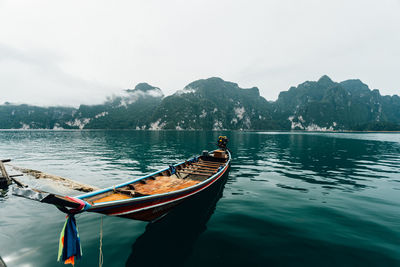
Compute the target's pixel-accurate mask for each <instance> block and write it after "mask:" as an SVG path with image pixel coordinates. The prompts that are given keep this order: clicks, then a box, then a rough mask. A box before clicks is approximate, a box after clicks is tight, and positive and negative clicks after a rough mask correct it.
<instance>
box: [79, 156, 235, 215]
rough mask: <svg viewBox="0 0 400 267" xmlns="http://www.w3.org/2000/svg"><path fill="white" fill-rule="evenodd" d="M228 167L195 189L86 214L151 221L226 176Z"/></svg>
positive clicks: (112, 206) (89, 210)
mask: <svg viewBox="0 0 400 267" xmlns="http://www.w3.org/2000/svg"><path fill="white" fill-rule="evenodd" d="M229 169H230V165H229V164H227V166H226V168H225V169H224V170H223V171H222V172H221V173H220V174H219V175H217V176H216V177H214V178H213V179H210V180H209V181H207V183H204V184H200V185H199V186H197V187H195V188H191V189H188V190H184V191H183V192H176V193H171V194H167V195H165V196H154V197H152V198H147V199H143V200H135V199H132V201H129V202H128V203H121V204H119V205H115V204H113V205H110V206H108V207H99V208H95V207H93V208H91V209H88V210H87V211H88V212H97V213H102V214H105V215H114V216H119V217H124V218H129V219H134V220H141V221H153V220H155V219H157V218H159V217H161V216H163V215H165V214H166V213H168V212H169V211H170V210H171V209H172V208H174V207H175V206H177V205H178V204H179V203H181V202H182V201H184V200H185V199H186V198H188V197H191V196H193V195H195V194H197V193H199V192H201V191H203V190H205V189H207V188H208V187H210V186H211V185H212V184H214V183H215V182H216V181H218V180H219V179H221V178H222V177H223V176H226V175H228V173H229Z"/></svg>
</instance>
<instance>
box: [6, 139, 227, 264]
mask: <svg viewBox="0 0 400 267" xmlns="http://www.w3.org/2000/svg"><path fill="white" fill-rule="evenodd" d="M227 143H228V139H227V138H226V137H225V136H220V137H219V138H218V142H217V145H218V149H217V150H213V151H211V152H208V151H203V153H202V155H200V156H197V157H193V158H191V159H189V160H187V161H184V162H181V163H178V164H175V165H170V166H169V167H167V168H164V169H162V170H159V171H157V172H154V173H151V174H148V175H146V176H143V177H140V178H137V179H134V180H131V181H129V182H126V183H123V184H119V185H116V186H112V187H109V188H105V189H101V190H97V191H94V192H90V193H86V194H83V195H78V196H75V197H69V196H60V195H57V194H52V193H47V192H43V191H39V190H32V189H29V188H14V189H13V194H15V195H19V196H23V197H27V198H30V199H34V200H38V201H40V202H43V203H48V204H53V205H55V206H56V207H57V208H58V209H59V210H61V211H63V212H65V213H67V214H68V217H67V221H66V224H65V225H64V230H63V232H62V234H61V236H62V238H60V244H61V243H62V245H60V247H63V246H64V242H66V241H65V240H67V239H68V240H69V241H68V242H74V243H76V248H74V249H73V252H71V251H65V249H64V250H63V252H62V253H61V254H62V258H63V260H64V261H65V262H66V263H71V261H70V258H72V263H73V262H74V256H78V258H79V257H80V254H81V253H80V252H79V250H80V243H79V235H78V233H77V228H76V222H75V218H74V215H75V214H77V213H82V212H97V213H101V214H105V215H112V216H119V217H125V218H129V219H135V220H142V221H153V220H155V219H157V218H160V217H161V216H163V215H165V214H166V213H168V211H170V210H171V209H172V208H173V207H175V206H176V205H178V204H179V203H181V202H182V201H184V200H185V199H187V198H189V197H190V196H193V195H195V194H197V193H199V192H201V191H203V190H205V189H207V188H208V187H209V186H211V185H212V184H213V183H215V182H216V181H218V180H219V179H221V178H222V177H223V176H224V175H227V174H228V172H229V168H230V163H231V153H230V152H229V150H228V149H227V147H226V146H227ZM68 229H69V230H68ZM64 231H65V233H64ZM67 232H68V234H67ZM68 236H69V237H68ZM64 237H65V238H64ZM64 247H65V246H64ZM66 249H67V248H66ZM61 250H62V249H60V251H61ZM59 258H60V255H59Z"/></svg>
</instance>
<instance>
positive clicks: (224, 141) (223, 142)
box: [217, 136, 229, 150]
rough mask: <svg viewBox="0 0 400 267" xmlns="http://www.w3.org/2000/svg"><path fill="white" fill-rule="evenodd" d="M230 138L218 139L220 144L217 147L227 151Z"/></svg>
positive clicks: (222, 137) (221, 137)
mask: <svg viewBox="0 0 400 267" xmlns="http://www.w3.org/2000/svg"><path fill="white" fill-rule="evenodd" d="M228 141H229V140H228V137H226V136H220V137H218V142H217V146H218V147H219V148H221V149H222V150H226V146H227V145H228Z"/></svg>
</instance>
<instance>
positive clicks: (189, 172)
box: [181, 171, 212, 176]
mask: <svg viewBox="0 0 400 267" xmlns="http://www.w3.org/2000/svg"><path fill="white" fill-rule="evenodd" d="M181 172H182V173H187V174H189V175H201V176H211V175H212V174H209V173H200V172H194V171H192V172H191V171H181Z"/></svg>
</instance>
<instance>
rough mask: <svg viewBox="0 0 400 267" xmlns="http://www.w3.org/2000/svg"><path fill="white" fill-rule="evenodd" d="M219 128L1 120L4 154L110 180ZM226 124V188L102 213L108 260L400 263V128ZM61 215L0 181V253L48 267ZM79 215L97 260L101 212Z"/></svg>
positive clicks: (154, 164) (180, 151)
mask: <svg viewBox="0 0 400 267" xmlns="http://www.w3.org/2000/svg"><path fill="white" fill-rule="evenodd" d="M219 134H220V133H216V132H183V131H182V132H175V131H165V132H145V131H62V132H58V131H3V132H0V153H1V155H2V156H1V157H3V158H12V159H13V164H15V165H18V166H22V167H27V168H32V169H39V170H42V171H46V172H49V173H52V174H57V175H60V176H65V177H69V178H72V179H74V180H78V181H82V182H85V183H88V184H93V185H96V186H99V187H105V186H110V185H114V184H116V183H120V182H122V181H126V180H129V179H132V178H133V177H138V176H141V175H142V174H144V173H150V172H152V171H155V170H157V169H159V168H161V167H165V166H167V165H169V164H171V163H177V162H180V161H183V160H185V159H187V158H189V157H192V156H193V155H196V154H199V153H200V152H201V151H202V150H203V149H204V148H208V149H211V148H212V147H213V146H212V145H210V144H208V143H209V142H214V141H215V140H216V138H217V136H218V135H219ZM223 134H226V135H228V136H229V137H230V140H231V142H230V147H231V150H232V153H233V156H234V158H233V163H232V167H231V172H230V174H229V178H228V180H227V181H226V184H225V185H224V187H225V189H224V190H223V191H222V192H220V193H218V192H219V191H218V190H217V191H216V192H214V194H211V195H205V196H203V197H202V198H200V200H197V202H196V201H193V202H192V203H190V204H188V205H186V206H183V207H181V208H180V209H179V210H178V211H176V212H174V213H173V214H171V215H169V216H167V217H166V218H165V219H163V220H161V221H159V222H157V223H154V224H150V225H148V224H146V223H144V222H138V221H131V220H126V219H121V218H113V217H106V218H104V245H103V251H104V257H105V258H104V260H105V266H123V265H125V264H126V265H127V266H141V265H143V264H144V262H145V261H144V260H145V259H147V258H148V259H149V261H148V262H147V266H152V265H153V266H154V265H158V266H159V265H160V264H162V263H164V266H180V265H186V266H203V265H207V266H225V265H226V266H229V265H233V266H241V265H250V264H252V265H255V266H277V265H278V266H301V265H302V266H337V265H346V266H400V254H399V252H400V245H399V242H400V241H399V240H400V215H399V214H400V213H399V211H400V210H399V204H400V196H399V193H400V164H399V163H400V134H375V133H371V134H350V133H349V134H332V133H331V134H323V133H268V132H267V133H265V132H247V133H243V132H224V133H223ZM22 179H23V180H24V181H25V182H27V183H29V184H30V185H31V186H34V187H38V188H42V189H46V190H51V191H53V192H61V193H69V194H71V193H72V194H76V193H74V192H71V191H70V190H66V189H62V188H60V187H56V186H54V185H52V184H51V183H46V182H45V181H40V180H31V179H29V178H26V177H24V178H22ZM222 186H223V185H222ZM220 194H222V195H220ZM212 196H218V197H217V198H216V199H215V198H213V197H212ZM221 196H222V198H221V199H219V197H221ZM213 199H214V200H213ZM218 199H219V201H218ZM202 204H204V205H202ZM63 220H64V216H63V215H62V214H60V213H59V212H58V211H57V210H56V209H55V208H54V207H52V206H47V205H44V204H39V203H35V202H31V201H29V200H25V199H21V198H17V197H14V196H12V195H10V194H9V192H7V191H1V192H0V256H2V257H3V258H4V260H5V261H6V262H7V263H8V264H9V266H21V265H26V266H54V265H55V258H56V253H57V239H58V235H59V231H61V227H62V224H63ZM77 220H78V226H79V229H80V234H81V238H82V240H83V244H82V245H83V249H84V258H83V260H82V261H81V262H80V263H79V266H92V265H93V266H95V265H96V266H97V264H98V263H97V259H98V229H99V215H96V214H82V215H79V217H78V219H77ZM185 222H187V224H185ZM185 237H187V238H185ZM149 251H150V252H149ZM153 255H154V259H152V256H153ZM157 255H160V257H161V255H162V257H168V260H165V261H164V262H163V261H161V262H160V257H159V258H157V260H156V257H157ZM162 257H161V258H162ZM60 265H61V264H60Z"/></svg>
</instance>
